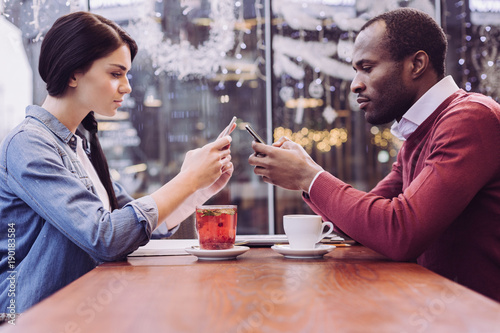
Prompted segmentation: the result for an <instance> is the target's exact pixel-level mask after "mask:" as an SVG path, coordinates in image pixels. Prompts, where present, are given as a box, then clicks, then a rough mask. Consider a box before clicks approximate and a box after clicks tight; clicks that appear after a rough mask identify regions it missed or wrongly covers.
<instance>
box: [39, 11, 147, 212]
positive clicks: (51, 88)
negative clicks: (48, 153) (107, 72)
mask: <svg viewBox="0 0 500 333" xmlns="http://www.w3.org/2000/svg"><path fill="white" fill-rule="evenodd" d="M122 45H128V47H129V49H130V55H131V60H134V57H135V55H136V54H137V44H136V42H135V41H134V40H133V39H132V37H130V35H129V34H128V33H127V32H125V30H123V29H122V28H121V27H120V26H118V25H117V24H116V23H114V22H113V21H111V20H108V19H106V18H104V17H102V16H100V15H97V14H92V13H88V12H75V13H71V14H67V15H64V16H62V17H60V18H58V19H57V20H56V21H55V23H54V25H53V26H52V27H51V28H50V30H49V31H48V32H47V34H46V35H45V37H44V39H43V42H42V48H41V51H40V58H39V63H38V72H39V73H40V76H41V78H42V79H43V81H44V82H45V83H46V84H47V92H48V93H49V95H50V96H55V97H58V96H62V95H64V93H65V92H66V90H67V89H68V84H69V81H70V78H71V77H72V75H73V74H74V73H75V71H83V72H86V71H87V70H88V69H89V68H90V67H91V66H92V64H93V63H94V61H95V60H97V59H100V58H103V57H106V56H108V55H109V54H111V53H112V52H114V51H115V50H117V49H118V48H119V47H121V46H122ZM82 125H83V126H84V127H85V129H86V130H87V131H88V132H89V134H90V138H89V139H90V140H89V141H90V160H91V161H92V165H93V166H94V168H95V169H96V172H97V174H98V175H99V179H100V180H101V182H102V184H103V185H104V188H105V189H106V192H107V193H108V197H109V202H110V205H111V210H114V209H116V208H118V203H117V200H116V195H115V191H114V189H113V184H112V182H111V177H110V174H109V167H108V163H107V161H106V157H105V156H104V153H103V152H102V149H101V145H100V143H99V139H98V137H97V121H96V120H95V117H94V112H92V111H91V112H89V114H88V115H87V116H86V117H85V119H84V120H83V121H82Z"/></svg>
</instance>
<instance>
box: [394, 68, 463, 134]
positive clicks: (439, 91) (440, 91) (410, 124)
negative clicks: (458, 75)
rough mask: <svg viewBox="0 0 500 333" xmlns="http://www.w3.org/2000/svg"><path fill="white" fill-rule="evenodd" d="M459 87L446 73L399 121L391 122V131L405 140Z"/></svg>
mask: <svg viewBox="0 0 500 333" xmlns="http://www.w3.org/2000/svg"><path fill="white" fill-rule="evenodd" d="M459 89H460V88H459V87H458V86H457V84H456V83H455V81H454V80H453V78H452V77H451V76H450V75H448V76H446V77H445V78H443V79H442V80H441V81H439V82H438V83H436V84H435V85H434V86H432V88H431V89H429V90H427V92H426V93H425V94H423V95H422V97H420V98H419V99H418V100H417V101H416V102H415V104H413V105H412V106H411V108H409V109H408V111H407V112H406V113H405V114H404V115H403V118H401V121H400V122H397V121H395V122H394V124H392V127H391V132H392V134H393V135H394V136H396V137H397V138H399V139H401V140H406V139H407V138H408V137H409V136H410V135H411V134H412V133H413V132H414V131H415V130H416V129H417V127H418V126H420V124H422V123H423V122H424V121H425V120H426V119H427V118H428V117H429V116H430V115H431V114H432V113H433V112H434V111H435V110H436V109H437V108H438V106H439V105H441V103H443V102H444V101H445V100H446V99H447V98H448V97H450V96H451V95H452V94H453V93H455V92H457V90H459Z"/></svg>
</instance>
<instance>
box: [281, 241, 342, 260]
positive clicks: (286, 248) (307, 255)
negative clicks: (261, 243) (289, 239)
mask: <svg viewBox="0 0 500 333" xmlns="http://www.w3.org/2000/svg"><path fill="white" fill-rule="evenodd" d="M334 248H335V246H334V245H327V244H319V245H316V247H315V248H314V249H310V250H309V249H308V250H296V249H292V248H290V245H288V244H286V245H273V246H272V247H271V249H273V250H274V251H276V252H278V253H279V254H282V255H284V256H285V258H291V259H318V258H322V257H323V256H324V255H325V254H327V253H328V252H330V251H332V250H333V249H334Z"/></svg>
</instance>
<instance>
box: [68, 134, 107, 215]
mask: <svg viewBox="0 0 500 333" xmlns="http://www.w3.org/2000/svg"><path fill="white" fill-rule="evenodd" d="M76 140H77V143H76V157H77V158H78V159H79V160H80V163H81V164H82V166H83V168H84V169H85V171H86V172H87V175H88V176H89V178H90V180H91V181H92V184H93V185H94V188H95V190H96V192H97V195H98V196H99V199H101V201H102V204H103V206H104V208H105V209H107V210H109V211H110V210H111V205H110V203H109V197H108V192H106V189H105V188H104V185H103V184H102V182H101V180H100V179H99V176H98V175H97V172H96V171H95V169H94V166H93V165H92V163H91V162H90V159H89V157H88V156H87V154H85V151H84V150H83V140H82V138H80V137H79V136H78V135H76Z"/></svg>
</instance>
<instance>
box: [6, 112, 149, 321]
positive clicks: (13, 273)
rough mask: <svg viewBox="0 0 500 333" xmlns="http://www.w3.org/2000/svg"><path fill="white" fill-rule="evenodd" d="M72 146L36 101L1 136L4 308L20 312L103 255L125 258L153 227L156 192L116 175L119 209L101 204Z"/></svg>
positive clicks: (69, 134)
mask: <svg viewBox="0 0 500 333" xmlns="http://www.w3.org/2000/svg"><path fill="white" fill-rule="evenodd" d="M68 147H70V149H68ZM75 149H76V138H75V135H74V134H73V133H72V132H71V131H69V130H68V128H66V127H65V126H64V125H63V124H62V123H60V122H59V121H58V120H57V119H56V118H55V117H54V116H53V115H52V114H50V113H49V112H47V111H46V110H45V109H43V108H41V107H38V106H29V107H28V108H27V109H26V119H25V120H24V121H23V122H22V123H21V124H20V125H19V126H18V127H16V128H15V129H14V130H13V131H12V132H11V133H10V134H9V135H8V136H7V137H6V138H5V139H4V141H3V142H2V144H1V147H0V254H1V261H0V313H14V312H16V313H21V312H23V311H25V310H26V309H28V308H29V307H30V306H32V305H34V304H36V303H37V302H39V301H41V300H42V299H44V298H46V297H47V296H49V295H51V294H52V293H54V292H55V291H57V290H58V289H60V288H62V287H64V286H66V285H67V284H69V283H70V282H72V281H74V280H75V279H77V278H78V277H80V276H82V275H83V274H85V273H87V272H88V271H90V270H91V269H93V268H94V267H96V265H98V264H99V263H101V262H104V261H114V260H119V259H123V258H124V257H125V256H126V255H127V254H129V253H130V252H132V251H134V250H135V249H137V248H138V247H139V246H141V245H144V244H146V243H147V242H148V241H149V239H150V238H151V234H152V230H154V228H156V225H157V223H158V222H157V221H158V209H157V207H156V204H155V202H154V200H153V199H152V198H151V197H150V196H145V197H143V198H140V199H138V200H133V199H132V198H131V197H130V196H129V195H128V194H127V193H125V191H124V189H123V188H122V187H121V186H120V185H118V184H116V183H114V188H115V191H116V195H117V199H118V205H119V207H121V209H116V210H114V211H113V212H109V211H108V210H106V209H104V208H103V204H102V202H101V200H100V199H99V197H98V196H97V194H96V193H95V191H94V188H93V186H92V183H91V181H90V180H89V178H88V176H87V174H86V172H85V170H83V168H82V167H81V164H80V162H79V161H78V160H77V159H76V154H72V153H71V150H72V151H73V152H75ZM9 250H10V253H9ZM12 304H14V309H13V306H12Z"/></svg>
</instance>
